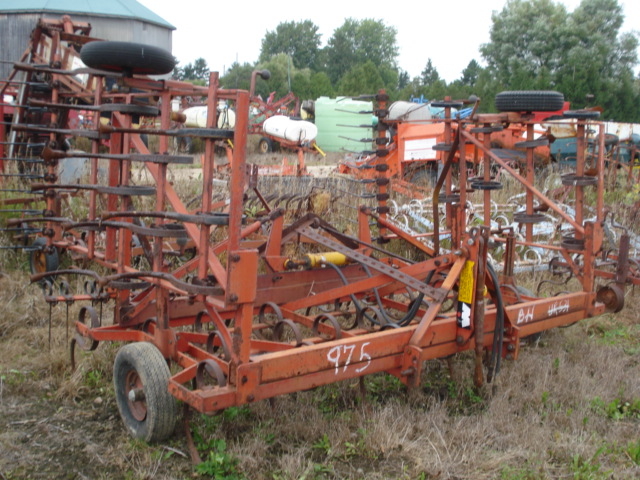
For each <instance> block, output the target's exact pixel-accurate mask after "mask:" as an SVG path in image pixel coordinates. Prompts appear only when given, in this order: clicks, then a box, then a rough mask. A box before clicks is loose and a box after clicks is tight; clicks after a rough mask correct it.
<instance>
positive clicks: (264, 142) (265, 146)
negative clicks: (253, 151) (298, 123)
mask: <svg viewBox="0 0 640 480" xmlns="http://www.w3.org/2000/svg"><path fill="white" fill-rule="evenodd" d="M258 152H259V153H269V152H273V141H272V140H271V139H270V138H266V137H262V138H261V139H260V141H259V142H258Z"/></svg>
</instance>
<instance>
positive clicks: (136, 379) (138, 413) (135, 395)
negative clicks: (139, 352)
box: [124, 370, 147, 422]
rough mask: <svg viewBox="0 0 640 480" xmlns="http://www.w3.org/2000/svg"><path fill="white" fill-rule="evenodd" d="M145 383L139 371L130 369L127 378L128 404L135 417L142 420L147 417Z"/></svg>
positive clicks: (126, 393)
mask: <svg viewBox="0 0 640 480" xmlns="http://www.w3.org/2000/svg"><path fill="white" fill-rule="evenodd" d="M143 388H144V385H143V384H142V379H141V378H140V375H138V372H136V371H135V370H129V372H127V377H126V379H125V392H124V393H125V395H126V398H127V405H128V406H129V411H130V412H131V415H132V416H133V418H135V419H136V420H137V421H139V422H142V421H143V420H144V419H145V418H146V417H147V403H146V402H145V401H144V389H143Z"/></svg>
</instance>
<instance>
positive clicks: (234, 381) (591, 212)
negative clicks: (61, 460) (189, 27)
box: [3, 24, 640, 441]
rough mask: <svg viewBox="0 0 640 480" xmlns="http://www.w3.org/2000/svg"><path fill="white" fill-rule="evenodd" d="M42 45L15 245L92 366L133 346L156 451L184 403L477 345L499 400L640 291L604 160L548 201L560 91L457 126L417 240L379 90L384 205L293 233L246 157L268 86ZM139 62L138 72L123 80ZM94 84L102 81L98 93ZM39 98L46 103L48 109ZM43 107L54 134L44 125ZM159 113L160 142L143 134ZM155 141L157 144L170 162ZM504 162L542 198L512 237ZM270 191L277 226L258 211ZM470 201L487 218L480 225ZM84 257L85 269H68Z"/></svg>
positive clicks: (521, 99) (136, 53)
mask: <svg viewBox="0 0 640 480" xmlns="http://www.w3.org/2000/svg"><path fill="white" fill-rule="evenodd" d="M39 31H40V33H41V35H42V37H43V38H44V37H47V38H48V39H50V48H48V49H44V50H42V48H43V47H42V46H43V45H44V44H45V43H47V42H43V41H41V40H38V39H35V40H34V45H33V50H34V52H35V53H37V55H36V54H34V55H33V56H32V57H31V61H29V62H26V61H25V62H21V63H18V64H16V65H15V71H16V72H17V73H16V76H14V77H13V79H11V80H10V82H9V83H7V84H5V87H4V88H8V87H7V86H8V85H16V86H19V84H18V83H17V81H16V82H14V79H16V78H18V77H20V76H22V77H23V78H26V80H25V81H24V85H27V86H29V89H23V90H21V92H22V93H20V94H19V95H18V96H17V100H16V106H15V108H16V109H18V110H20V111H21V112H24V113H19V114H14V115H15V117H14V120H13V122H12V124H11V125H10V127H9V129H8V130H9V132H8V137H10V140H9V142H10V143H11V144H12V146H13V147H17V146H18V145H20V144H23V143H29V142H32V143H38V144H42V145H41V148H40V149H39V150H37V151H36V150H35V149H32V150H31V153H32V154H30V155H26V154H24V153H21V152H16V151H15V150H14V153H12V154H11V155H10V156H7V155H5V158H6V160H5V173H4V174H5V175H6V176H5V177H4V179H3V184H4V185H3V186H4V187H5V188H4V190H5V192H4V197H5V199H4V200H3V204H4V206H5V207H10V206H11V205H12V204H14V203H19V202H22V203H21V204H22V205H26V204H29V205H30V207H29V208H26V207H25V208H24V209H23V210H22V211H18V210H20V209H15V210H11V211H10V214H9V213H8V214H7V217H9V218H7V220H6V222H5V223H6V230H12V232H11V236H12V237H13V238H14V239H15V238H16V237H17V238H19V239H20V241H21V242H22V241H23V240H24V239H27V238H29V239H32V238H34V236H35V241H30V242H29V245H30V246H29V247H26V248H27V249H28V250H30V255H31V259H32V261H31V263H32V271H33V274H32V276H31V281H32V282H39V283H41V284H42V285H43V290H44V298H45V301H47V302H49V303H50V304H52V305H54V304H63V305H71V306H75V307H76V308H77V310H78V315H77V320H76V321H75V335H74V338H73V340H72V349H71V351H72V356H73V355H74V353H73V352H74V351H75V349H77V348H81V349H84V350H89V351H91V350H95V349H96V348H98V346H99V345H100V343H102V342H122V343H123V344H124V345H123V346H122V347H121V348H120V350H119V351H118V353H117V355H116V358H115V363H114V375H113V377H114V386H115V394H116V398H117V403H118V408H119V410H120V414H121V416H122V419H123V421H124V423H125V425H126V426H127V428H128V429H129V430H130V432H131V433H132V435H134V436H135V437H137V438H141V439H144V440H147V441H159V440H161V439H163V438H165V437H167V436H168V435H170V434H171V432H172V431H173V429H174V424H175V420H176V400H180V401H182V402H184V403H185V404H187V405H188V406H190V407H191V408H193V409H195V410H197V411H198V412H203V413H213V412H216V411H220V410H223V409H225V408H227V407H232V406H237V405H242V404H250V403H253V402H258V401H260V400H264V399H269V398H272V397H276V396H278V395H283V394H287V393H292V392H297V391H302V390H307V389H312V388H314V387H317V386H321V385H326V384H330V383H333V382H337V381H340V380H344V379H353V378H358V377H363V376H365V375H369V374H373V373H377V372H386V373H388V374H389V375H393V376H395V377H397V378H398V379H400V380H401V381H402V382H403V383H404V384H406V385H408V386H412V387H415V386H418V385H420V383H421V381H422V373H423V364H424V362H425V361H427V360H429V359H435V358H443V357H448V356H450V355H454V354H457V353H460V352H464V351H470V352H473V356H474V359H475V372H474V380H475V384H476V385H478V386H480V385H482V384H483V383H484V382H486V381H490V380H492V379H493V378H494V377H495V375H496V374H497V373H498V371H499V370H500V366H501V361H502V359H505V358H506V359H515V358H517V356H518V353H519V350H520V347H521V341H522V339H523V338H525V337H529V336H532V335H534V334H537V333H539V332H542V331H544V330H547V329H550V328H554V327H559V326H563V325H570V324H573V323H575V322H578V321H580V320H582V319H585V318H588V317H592V316H594V315H599V314H601V313H603V312H615V311H618V310H620V309H621V308H622V307H623V304H624V294H625V287H626V285H628V284H631V283H633V284H637V283H640V270H639V269H638V262H637V260H636V259H634V258H633V255H632V251H633V248H635V247H634V245H633V242H635V237H633V236H632V235H630V234H629V233H628V232H626V231H624V230H622V229H621V233H620V234H619V235H617V236H616V237H615V242H616V244H615V245H611V244H610V242H609V240H608V239H607V236H606V231H607V229H608V228H609V227H608V225H609V224H608V223H607V218H606V210H605V206H604V202H603V194H604V176H603V174H604V156H603V152H604V145H603V144H601V145H600V148H599V150H598V152H600V153H599V154H598V155H596V156H595V157H594V158H591V159H590V161H592V162H593V165H591V164H589V165H588V164H587V160H586V159H585V158H584V156H583V155H578V158H577V162H576V165H575V171H574V172H572V173H570V174H568V175H565V176H563V177H562V184H563V186H564V187H566V189H567V191H568V192H569V193H568V194H567V195H568V197H567V198H571V199H573V200H572V203H571V205H572V208H571V209H568V208H565V205H564V204H563V205H560V204H558V203H557V202H556V201H555V200H554V199H553V198H551V197H550V196H548V195H547V194H545V192H544V191H543V189H541V188H539V187H538V186H537V185H536V178H535V176H534V168H533V162H534V149H535V148H537V147H538V146H539V145H540V144H541V143H543V142H544V140H540V139H538V140H536V139H534V138H533V128H534V125H533V123H531V122H530V121H529V120H530V118H531V115H530V113H529V112H531V111H537V110H544V109H554V110H557V105H556V100H557V98H558V96H557V95H555V94H554V95H548V94H546V93H544V92H543V93H540V92H507V93H505V94H504V98H505V99H507V100H508V101H509V103H508V105H504V106H503V110H505V111H503V112H502V113H496V114H474V115H473V116H472V117H470V118H468V119H466V120H459V119H455V118H452V116H451V115H447V116H446V117H445V119H444V120H442V121H441V127H442V130H443V135H442V139H441V140H439V141H438V143H437V144H435V145H434V149H435V150H438V151H442V152H445V155H444V156H443V159H442V160H443V161H442V168H441V169H440V172H439V174H438V176H437V179H436V181H435V185H434V187H433V189H432V191H431V194H430V196H429V197H428V198H426V199H423V200H424V201H423V202H422V203H421V207H420V208H421V211H420V215H422V217H423V218H427V217H428V218H429V222H430V226H429V228H428V229H426V230H425V231H423V232H421V233H420V234H415V232H414V231H411V230H410V229H408V228H406V227H407V226H406V225H404V224H402V222H399V221H398V218H399V214H400V213H401V212H399V211H398V208H397V206H394V204H393V202H394V200H393V198H392V197H391V191H392V185H391V184H392V182H393V179H392V178H390V176H389V175H388V169H389V165H388V163H387V162H386V156H387V155H388V153H389V152H388V150H387V149H386V146H387V138H388V130H389V129H390V128H392V127H393V126H394V122H393V121H387V120H386V118H385V117H386V113H385V112H386V104H387V102H388V98H387V96H386V95H385V93H384V92H379V93H378V94H377V95H376V96H375V99H376V102H377V104H378V107H377V109H376V112H377V115H378V120H379V121H378V127H377V132H378V138H379V140H378V141H375V142H374V143H375V145H376V154H375V160H374V161H373V162H372V164H371V168H370V170H371V172H372V175H371V182H370V183H369V185H370V186H371V188H374V189H375V195H374V198H375V205H373V206H358V207H357V209H356V212H357V213H356V215H355V219H354V221H355V225H356V227H355V228H353V229H351V231H349V232H347V231H346V229H344V228H341V227H338V226H334V225H332V224H330V223H329V222H327V221H326V220H325V219H323V218H321V217H320V216H318V215H316V214H314V213H303V214H300V215H297V216H293V217H292V216H291V215H290V214H289V213H290V212H287V211H286V210H285V209H283V208H278V207H276V206H274V205H272V204H270V202H269V200H268V198H266V196H263V195H261V194H260V193H259V187H258V179H257V178H256V175H255V171H256V170H255V168H254V167H253V166H252V165H249V164H247V163H246V160H245V159H246V154H247V152H246V145H247V136H248V134H249V132H250V120H249V116H250V105H251V97H250V94H249V92H248V91H243V90H234V89H223V88H220V87H219V82H218V75H217V74H216V73H212V74H211V76H210V79H209V86H207V87H203V86H194V85H192V84H189V83H183V82H178V81H171V80H157V79H153V78H150V77H147V76H146V75H148V74H157V73H165V72H167V71H168V70H167V68H169V70H170V68H172V66H170V65H168V64H169V63H171V62H170V59H169V58H168V56H167V55H168V54H166V55H165V53H163V52H162V51H158V52H157V55H156V56H155V57H154V58H155V61H154V62H152V63H151V64H150V65H149V64H148V63H147V62H146V61H145V60H144V58H143V56H142V55H141V54H140V51H141V48H142V47H141V46H140V45H136V44H120V43H119V42H103V41H89V39H88V38H85V36H84V35H82V34H80V33H68V32H67V31H66V30H65V29H64V28H58V27H57V26H52V25H49V24H43V25H40V26H39ZM48 42H49V41H48ZM74 45H82V48H81V50H80V58H81V59H82V60H83V61H84V63H85V64H86V65H87V66H88V67H86V68H85V67H82V69H81V70H78V69H69V68H68V67H66V66H65V58H68V56H70V55H76V53H75V47H74ZM145 48H146V47H145ZM123 51H125V52H127V53H128V55H130V56H131V57H133V58H135V59H136V61H135V62H133V63H132V64H122V61H121V60H118V59H121V58H122V55H121V53H122V52H123ZM154 51H155V50H154ZM114 52H116V53H117V55H116V54H114ZM114 57H115V58H114ZM25 60H26V59H25ZM78 75H86V78H85V80H84V81H83V82H82V83H80V84H76V81H75V78H76V77H77V76H78ZM36 82H37V83H38V85H43V86H46V92H47V93H46V95H45V96H41V95H39V94H38V95H36V93H35V91H34V89H33V88H32V87H34V86H36V85H35V83H36ZM107 84H109V85H110V88H108V89H107V88H106V85H107ZM185 96H193V97H202V98H206V105H207V107H208V115H207V119H206V125H205V126H204V127H202V128H197V129H189V128H179V129H176V128H173V127H172V121H175V116H174V117H173V118H172V112H171V103H172V99H174V98H182V97H185ZM220 101H225V102H227V103H228V104H229V105H232V106H233V108H234V110H235V112H236V119H235V126H234V128H233V129H226V128H219V127H218V122H217V118H216V108H215V107H216V106H217V105H218V104H219V102H220ZM505 101H506V100H505ZM547 101H549V102H550V105H547V103H546V102H547ZM451 106H452V105H449V104H448V103H446V102H445V104H444V107H445V108H450V107H451ZM80 110H82V111H87V112H93V113H96V115H94V117H93V118H94V120H93V123H92V124H90V125H87V126H86V127H85V128H77V129H76V128H69V121H68V119H69V117H70V115H68V114H69V113H71V112H74V111H80ZM36 111H39V112H42V113H43V114H45V115H46V116H47V117H46V120H43V121H35V120H31V118H32V117H30V116H29V115H30V114H31V113H32V112H36ZM567 115H568V116H571V115H572V116H573V118H575V119H577V125H578V137H577V138H578V142H582V141H584V136H585V132H586V130H587V129H596V130H597V129H599V128H601V127H600V124H599V123H598V121H597V119H595V118H593V114H592V112H584V111H574V112H568V113H567ZM100 117H103V118H105V117H108V124H105V123H104V122H101V121H100V120H99V118H100ZM138 117H144V118H151V119H153V122H152V125H153V126H152V127H145V126H140V127H138V126H134V124H135V123H137V120H138ZM514 123H520V124H522V125H523V126H524V129H525V131H526V132H527V137H526V139H525V140H524V141H525V142H526V144H525V145H524V146H523V147H524V148H525V149H526V156H525V163H526V168H524V169H520V170H518V171H516V170H515V169H513V168H512V166H511V165H510V164H509V162H507V161H505V160H504V159H503V158H500V157H499V156H497V155H495V154H494V153H492V151H491V148H490V142H491V137H492V134H493V133H494V132H498V131H500V130H502V129H503V127H504V126H505V125H507V124H514ZM19 132H22V133H20V135H22V136H19V135H18V133H19ZM143 134H147V135H149V136H155V137H156V138H157V146H154V147H152V148H151V147H148V146H147V143H145V142H144V141H143V139H142V135H143ZM178 136H189V137H197V138H200V139H201V140H202V142H203V143H204V145H205V153H204V156H203V163H202V170H201V172H200V175H199V178H198V180H197V181H198V188H197V192H198V193H197V195H196V196H195V198H194V197H193V195H187V194H185V193H184V192H181V191H179V190H178V188H177V187H176V186H175V185H174V182H172V181H169V178H168V171H169V170H170V169H171V168H172V167H173V166H174V165H175V164H188V163H190V162H192V161H193V158H192V157H191V156H183V155H172V154H169V153H168V152H169V144H170V140H171V139H172V138H176V137H178ZM35 137H37V138H36V139H34V140H31V139H32V138H35ZM68 137H73V138H75V139H77V138H82V139H85V140H84V141H85V142H86V143H87V144H88V145H89V148H88V151H86V152H79V151H77V150H75V149H72V148H68V146H67V145H66V144H65V139H66V138H68ZM600 138H602V139H604V135H601V137H600ZM226 140H229V141H231V142H232V143H233V149H232V156H231V161H230V164H229V166H228V171H227V173H226V176H225V177H224V181H223V180H220V179H219V178H217V177H216V165H215V157H214V150H215V145H216V142H219V141H226ZM468 149H472V150H473V152H474V155H475V157H476V158H477V164H478V165H479V166H480V167H482V168H480V169H479V170H478V172H479V173H478V174H477V175H476V176H475V177H473V178H470V177H469V175H468V171H467V168H465V166H464V165H462V166H461V165H460V163H461V162H459V161H458V160H457V159H458V158H466V157H465V155H466V153H465V152H466V151H467V150H468ZM578 151H579V152H582V151H584V149H579V150H578ZM69 158H84V159H85V161H86V163H87V165H88V167H89V169H88V170H89V173H88V179H87V180H85V181H82V182H80V183H71V184H66V183H60V181H59V178H58V170H57V167H58V165H59V163H60V162H62V161H63V160H64V159H69ZM27 161H29V162H33V164H34V165H35V166H37V169H34V171H37V172H38V173H37V174H34V175H37V177H38V178H36V179H33V178H30V177H19V182H20V183H19V184H20V185H22V187H21V188H17V189H14V188H11V186H10V182H9V180H10V179H11V178H12V177H8V175H12V174H13V172H16V175H23V173H21V172H20V171H18V170H19V169H18V168H17V166H18V165H20V164H21V162H22V163H23V164H24V165H26V163H24V162H27ZM494 166H498V167H499V168H500V169H501V170H502V173H503V177H504V178H506V177H507V176H508V177H509V178H510V179H511V180H510V181H512V182H513V183H514V184H515V185H517V186H518V188H519V192H521V194H522V197H521V198H522V202H521V205H522V209H521V211H514V212H512V214H513V215H512V218H510V219H509V220H510V222H507V223H505V222H502V223H500V222H496V221H495V218H494V214H495V212H494V210H495V208H494V204H495V200H494V196H495V195H496V194H497V192H499V191H500V189H501V187H502V184H501V182H500V181H499V180H496V178H494V176H493V175H494V172H495V168H493V167H494ZM14 167H16V168H14ZM588 168H595V169H596V172H597V173H596V175H595V176H592V175H587V173H586V170H587V169H588ZM12 181H14V180H12ZM12 190H22V191H24V194H23V193H16V192H14V191H12ZM252 190H253V191H255V192H256V193H257V194H258V197H259V199H260V207H261V208H260V211H259V212H255V211H250V209H247V208H246V204H245V202H246V198H247V194H248V193H249V192H250V191H252ZM20 195H22V196H20ZM12 199H13V200H12ZM16 199H17V200H16ZM33 205H42V207H38V208H35V207H34V206H33ZM470 205H477V206H478V212H479V213H477V215H476V216H475V217H473V218H471V217H470V215H469V213H470V208H471V207H470ZM540 207H544V211H542V209H541V208H540ZM27 210H28V211H27ZM414 213H415V212H414ZM549 222H552V223H553V225H554V229H552V230H553V231H552V232H551V233H550V234H546V235H545V236H544V238H543V237H542V234H541V233H540V231H539V230H537V229H536V228H537V226H539V225H540V224H546V223H549ZM20 245H22V243H21V244H20ZM20 245H16V244H14V245H9V246H10V247H11V248H16V247H18V246H20ZM523 248H528V249H535V250H536V251H538V250H540V251H544V252H546V253H545V255H547V254H548V255H549V257H550V258H551V260H549V265H550V267H549V268H550V270H551V273H550V275H551V276H552V277H553V278H554V279H556V280H558V279H559V280H562V281H556V282H555V283H553V284H551V283H548V284H547V287H549V288H548V289H547V291H545V292H544V293H541V292H536V293H532V292H527V291H525V290H523V289H521V288H520V287H519V285H518V283H517V278H516V277H517V275H516V274H517V270H518V267H519V261H520V260H521V259H522V254H521V252H522V249H523ZM398 252H401V253H398ZM407 252H410V255H409V253H407ZM62 255H68V256H69V258H70V259H71V261H70V263H69V262H67V264H70V266H68V267H65V268H61V267H60V265H61V264H62V262H60V258H61V256H62ZM541 255H542V254H541ZM545 258H546V257H545Z"/></svg>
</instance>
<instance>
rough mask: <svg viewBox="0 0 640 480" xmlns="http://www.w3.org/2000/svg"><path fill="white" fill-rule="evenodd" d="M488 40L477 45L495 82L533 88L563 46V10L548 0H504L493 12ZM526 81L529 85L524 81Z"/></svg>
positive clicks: (551, 67)
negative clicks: (505, 0)
mask: <svg viewBox="0 0 640 480" xmlns="http://www.w3.org/2000/svg"><path fill="white" fill-rule="evenodd" d="M491 20H492V22H493V24H492V27H491V31H490V42H489V43H486V44H484V45H482V46H481V47H480V52H481V53H482V56H483V57H484V59H485V60H486V61H487V64H488V68H489V69H490V70H491V71H492V73H493V75H494V76H495V77H496V79H497V80H498V82H500V83H501V84H503V85H505V86H511V85H512V84H513V82H514V81H515V82H516V83H519V84H520V85H518V87H519V88H523V89H526V88H529V89H532V88H533V82H534V81H535V79H536V78H537V77H538V76H539V75H541V74H542V73H543V72H545V71H546V72H554V71H555V70H556V68H557V67H558V66H559V65H560V64H561V63H562V55H563V53H562V52H563V51H565V50H566V47H567V45H566V39H567V30H568V27H567V26H566V25H567V11H566V9H565V8H564V6H563V5H559V4H555V3H553V2H552V1H551V0H508V1H507V3H506V4H505V6H504V8H503V9H502V11H501V12H499V13H497V12H494V13H493V14H492V16H491ZM527 81H530V82H531V85H530V86H527V85H524V84H523V83H526V82H527Z"/></svg>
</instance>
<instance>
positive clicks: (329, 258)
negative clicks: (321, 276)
mask: <svg viewBox="0 0 640 480" xmlns="http://www.w3.org/2000/svg"><path fill="white" fill-rule="evenodd" d="M304 258H305V261H306V264H307V265H308V268H315V267H320V266H322V265H323V264H326V263H332V264H333V265H344V264H346V263H347V262H348V261H349V259H348V258H347V256H346V255H344V254H342V253H339V252H324V253H307V254H306V255H305V256H304Z"/></svg>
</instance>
